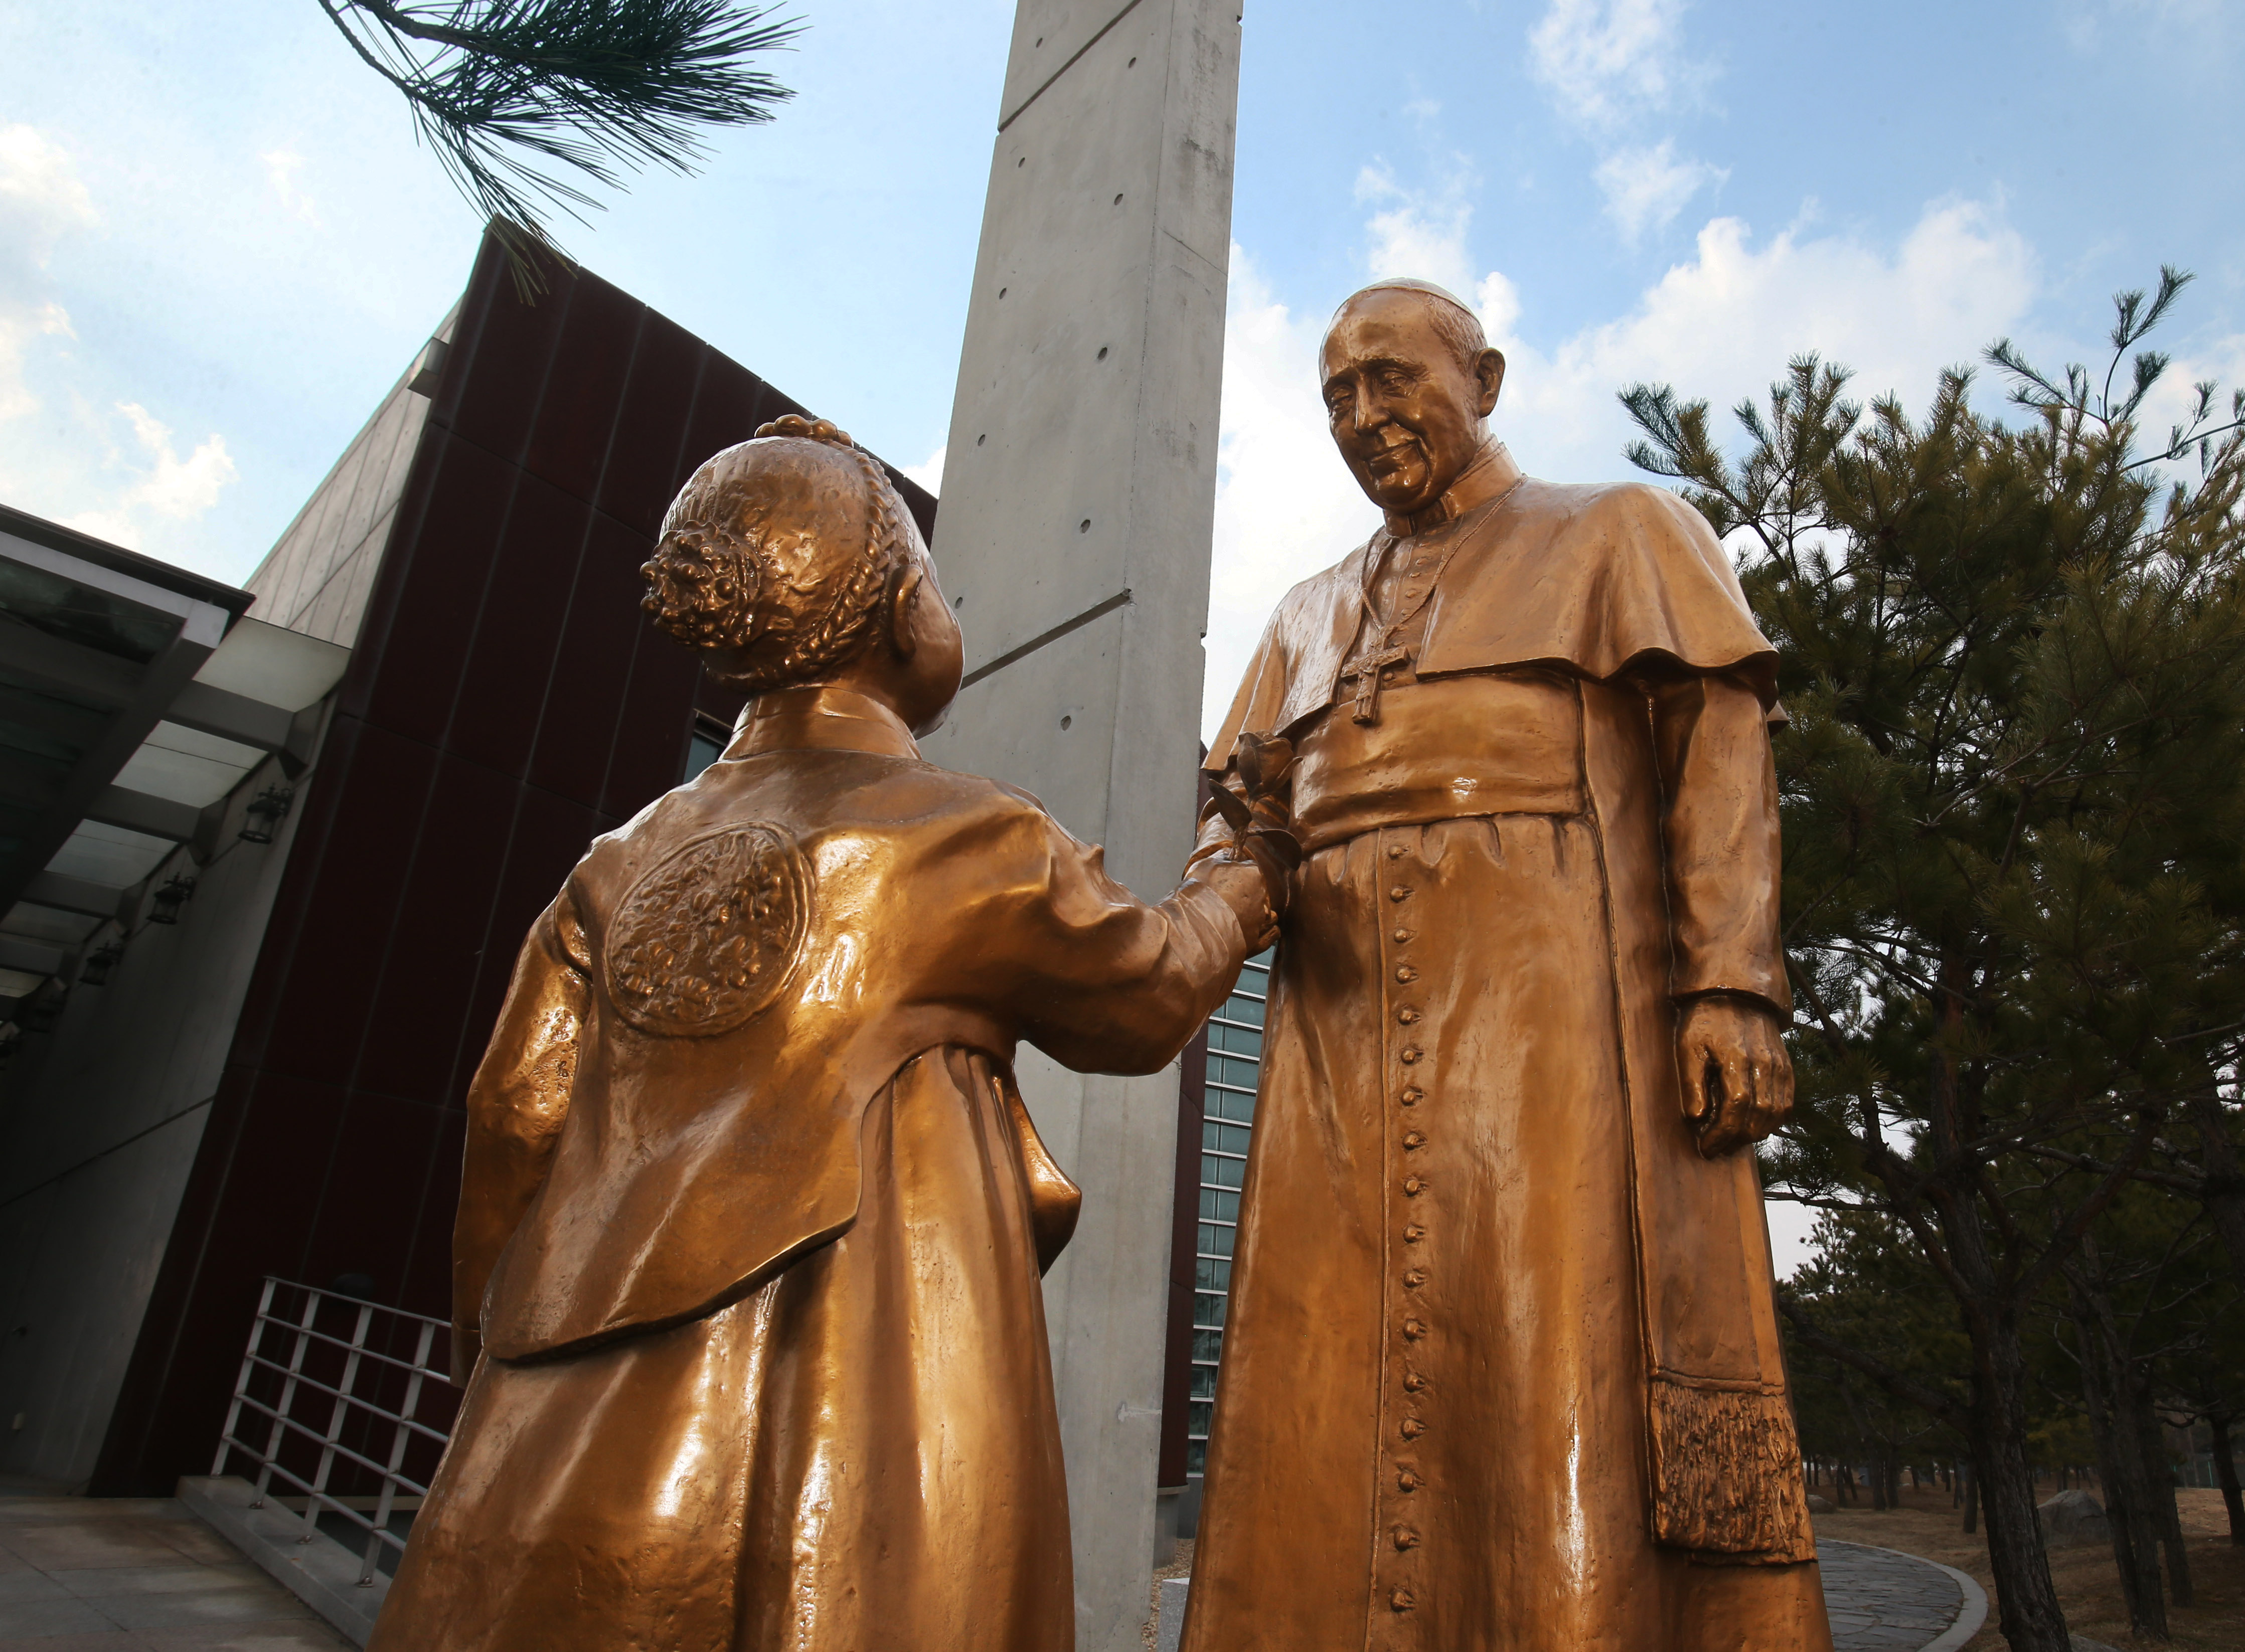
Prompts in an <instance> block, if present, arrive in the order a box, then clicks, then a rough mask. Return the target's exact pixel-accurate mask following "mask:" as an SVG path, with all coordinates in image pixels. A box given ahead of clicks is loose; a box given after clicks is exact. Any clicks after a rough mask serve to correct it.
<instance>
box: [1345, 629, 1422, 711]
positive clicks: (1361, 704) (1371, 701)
mask: <svg viewBox="0 0 2245 1652" xmlns="http://www.w3.org/2000/svg"><path fill="white" fill-rule="evenodd" d="M1410 658H1411V650H1410V647H1409V646H1408V645H1407V644H1405V643H1401V642H1391V643H1389V644H1388V645H1387V647H1385V648H1373V649H1369V650H1367V651H1366V652H1365V653H1360V654H1359V655H1357V657H1356V658H1355V659H1353V660H1350V661H1349V662H1348V663H1347V664H1346V665H1345V666H1343V667H1341V668H1340V677H1341V680H1342V681H1343V682H1346V681H1347V680H1349V679H1350V678H1352V677H1353V678H1355V679H1356V711H1355V713H1354V715H1355V718H1356V721H1359V722H1360V723H1376V722H1378V721H1380V673H1381V672H1382V671H1384V670H1385V669H1386V668H1387V667H1389V666H1400V665H1403V664H1405V663H1406V662H1407V661H1408V660H1410Z"/></svg>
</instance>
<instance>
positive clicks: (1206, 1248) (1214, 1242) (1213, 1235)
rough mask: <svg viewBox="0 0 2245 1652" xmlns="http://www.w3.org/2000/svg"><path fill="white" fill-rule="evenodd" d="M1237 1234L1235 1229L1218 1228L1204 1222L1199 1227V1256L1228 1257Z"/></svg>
mask: <svg viewBox="0 0 2245 1652" xmlns="http://www.w3.org/2000/svg"><path fill="white" fill-rule="evenodd" d="M1237 1235H1238V1229H1236V1228H1218V1227H1215V1226H1213V1225H1211V1224H1209V1223H1206V1222H1204V1223H1203V1224H1202V1225H1201V1241H1200V1254H1201V1255H1202V1256H1230V1255H1231V1246H1232V1242H1233V1240H1234V1238H1235V1237H1236V1236H1237Z"/></svg>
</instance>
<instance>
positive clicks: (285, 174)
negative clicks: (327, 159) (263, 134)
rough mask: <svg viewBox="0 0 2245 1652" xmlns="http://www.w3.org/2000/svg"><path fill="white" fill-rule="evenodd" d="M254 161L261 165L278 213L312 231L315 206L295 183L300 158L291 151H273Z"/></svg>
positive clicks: (316, 222)
mask: <svg viewBox="0 0 2245 1652" xmlns="http://www.w3.org/2000/svg"><path fill="white" fill-rule="evenodd" d="M258 159H260V160H261V161H263V162H264V163H265V177H266V181H267V182H268V184H270V185H271V186H272V189H273V193H274V196H275V199H277V200H279V201H280V203H281V211H282V212H284V213H288V215H289V216H290V217H291V218H295V219H299V220H302V221H303V222H305V223H307V224H309V225H311V226H312V227H314V228H317V227H319V223H320V208H319V203H318V202H316V201H315V200H313V199H312V197H311V196H310V195H309V193H306V192H305V190H304V189H303V188H302V186H300V185H299V184H298V183H297V181H296V174H297V173H301V172H302V171H303V169H304V158H303V157H302V155H300V154H297V153H296V152H295V151H294V150H289V149H275V150H272V151H270V152H268V153H266V154H262V155H260V156H259V157H258Z"/></svg>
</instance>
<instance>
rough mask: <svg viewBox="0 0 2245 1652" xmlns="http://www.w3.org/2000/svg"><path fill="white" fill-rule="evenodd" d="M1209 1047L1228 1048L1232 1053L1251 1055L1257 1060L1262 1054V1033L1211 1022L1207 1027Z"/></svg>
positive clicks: (1242, 1027) (1215, 1048)
mask: <svg viewBox="0 0 2245 1652" xmlns="http://www.w3.org/2000/svg"><path fill="white" fill-rule="evenodd" d="M1208 1044H1209V1048H1211V1049H1212V1050H1229V1051H1231V1053H1233V1054H1234V1055H1249V1056H1253V1057H1255V1058H1256V1060H1258V1062H1259V1061H1260V1060H1261V1059H1262V1055H1263V1035H1262V1034H1261V1033H1260V1032H1255V1031H1254V1030H1253V1029H1251V1028H1249V1027H1244V1026H1224V1025H1222V1024H1221V1023H1218V1022H1211V1023H1210V1025H1209V1029H1208Z"/></svg>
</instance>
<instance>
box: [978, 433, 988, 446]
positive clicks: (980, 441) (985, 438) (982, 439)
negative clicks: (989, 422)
mask: <svg viewBox="0 0 2245 1652" xmlns="http://www.w3.org/2000/svg"><path fill="white" fill-rule="evenodd" d="M989 439H990V437H989V433H988V432H987V431H985V432H984V433H983V434H982V435H980V436H978V437H975V438H974V445H975V446H976V447H980V446H981V445H982V444H983V443H985V442H987V441H988V440H989Z"/></svg>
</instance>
